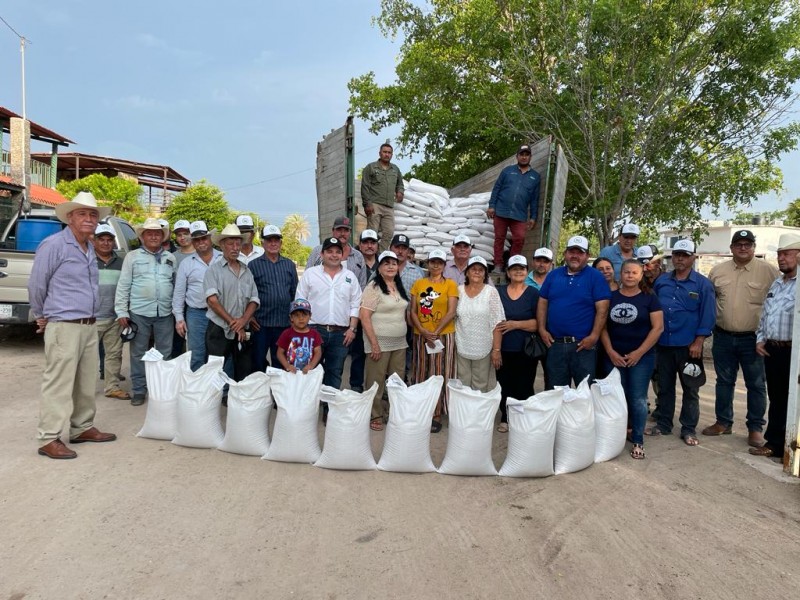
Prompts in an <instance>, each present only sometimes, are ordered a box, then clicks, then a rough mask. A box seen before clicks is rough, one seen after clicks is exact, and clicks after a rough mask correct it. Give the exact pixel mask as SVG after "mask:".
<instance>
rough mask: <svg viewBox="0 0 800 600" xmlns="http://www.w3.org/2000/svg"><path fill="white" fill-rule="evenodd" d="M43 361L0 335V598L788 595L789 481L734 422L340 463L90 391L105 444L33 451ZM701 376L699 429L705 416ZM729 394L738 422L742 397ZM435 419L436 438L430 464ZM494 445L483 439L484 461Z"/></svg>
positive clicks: (799, 579)
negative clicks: (611, 439)
mask: <svg viewBox="0 0 800 600" xmlns="http://www.w3.org/2000/svg"><path fill="white" fill-rule="evenodd" d="M42 360H43V357H42V345H41V341H40V340H39V339H30V338H28V339H19V338H17V337H16V336H12V337H11V338H7V339H0V381H2V384H3V388H4V391H3V394H2V400H0V403H2V415H3V419H2V421H0V455H2V457H3V458H2V462H0V531H2V537H1V538H0V539H2V544H0V600H5V599H14V600H19V599H22V598H26V599H29V598H55V597H62V598H165V599H167V598H168V599H173V598H256V597H266V598H330V599H332V598H376V597H388V598H460V599H461V598H578V597H583V598H613V599H614V600H620V599H623V598H631V599H640V598H669V599H675V598H725V599H729V598H748V599H750V598H789V597H794V596H795V595H796V594H797V590H798V589H800V569H798V566H797V564H798V561H797V558H796V556H797V549H798V548H800V526H799V525H800V487H798V486H797V485H794V484H793V483H790V482H788V481H787V480H782V479H781V477H780V466H779V465H778V464H777V463H776V462H774V461H770V460H765V459H760V460H759V461H756V460H753V461H750V460H749V458H750V457H749V456H748V455H747V454H746V451H747V444H746V431H744V426H743V424H742V423H741V422H737V426H736V431H735V434H734V435H732V436H724V437H722V438H714V439H710V438H702V439H701V444H702V445H701V446H699V447H697V448H689V447H687V446H685V445H684V444H683V443H682V442H681V440H680V439H679V438H678V437H677V435H675V436H671V437H667V438H663V439H656V440H654V441H650V442H649V443H648V444H647V448H646V449H647V459H646V460H644V461H633V460H631V459H630V458H629V456H628V455H627V453H625V454H623V455H622V456H620V457H619V458H617V459H616V460H614V461H611V462H609V463H604V464H599V465H594V466H592V467H591V468H589V469H587V470H585V471H583V472H580V473H576V474H572V475H561V476H557V477H550V478H547V479H534V480H513V479H502V478H499V477H490V478H462V477H449V476H445V475H438V474H426V475H401V474H393V473H382V472H359V473H349V472H335V471H326V470H323V469H317V468H315V467H313V466H309V465H294V464H280V463H272V462H268V461H264V460H259V459H257V458H252V457H241V456H234V455H230V454H225V453H223V452H219V451H216V450H192V449H187V448H180V447H176V446H173V445H172V444H170V443H166V442H158V441H153V440H143V439H139V438H136V437H135V433H136V432H137V431H138V429H139V428H140V426H141V424H142V422H143V419H144V414H145V408H146V407H132V406H131V405H130V404H129V403H127V402H123V401H112V400H109V399H107V398H104V397H103V396H102V393H101V388H100V387H99V386H98V416H97V425H98V426H99V427H100V428H101V429H103V430H109V431H114V432H116V433H117V434H118V435H119V440H118V441H117V442H114V443H111V444H83V445H80V446H76V450H77V451H78V453H79V454H80V456H79V458H78V459H77V460H73V461H58V462H57V461H52V460H49V459H46V458H44V457H41V456H38V455H37V454H36V440H35V431H36V417H37V401H38V394H39V384H40V374H41V369H42ZM123 372H124V373H126V372H127V369H124V370H123ZM709 374H710V375H711V379H710V381H709V383H708V384H706V386H705V388H704V390H703V397H702V401H703V404H702V410H701V425H702V424H707V423H708V422H710V421H711V420H713V389H714V388H713V373H709ZM537 389H539V388H538V387H537ZM736 402H737V404H736V414H737V419H740V418H741V417H742V416H743V415H744V412H745V410H744V403H743V396H742V394H741V392H738V393H737V399H736ZM446 431H447V430H446V428H445V430H444V431H443V432H442V433H441V434H438V435H434V436H432V438H433V457H434V462H435V463H437V464H438V463H439V462H441V459H442V457H443V455H444V449H445V445H446V440H447V437H446V435H447V434H446ZM320 434H321V435H322V430H321V431H320ZM372 435H373V436H374V438H373V439H374V450H375V452H376V456H379V453H380V448H381V444H382V436H383V434H382V433H373V434H372ZM506 440H507V437H506V436H504V435H501V434H496V436H495V443H494V458H495V462H496V464H497V465H498V466H499V465H500V464H501V463H502V461H503V459H504V457H505V450H506ZM751 463H752V464H757V465H758V466H759V467H760V470H759V469H756V468H754V467H753V466H752V464H751Z"/></svg>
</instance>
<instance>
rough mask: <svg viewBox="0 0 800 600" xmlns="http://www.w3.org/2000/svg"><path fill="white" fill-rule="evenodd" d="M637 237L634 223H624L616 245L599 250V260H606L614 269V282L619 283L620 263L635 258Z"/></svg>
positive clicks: (637, 231) (636, 227)
mask: <svg viewBox="0 0 800 600" xmlns="http://www.w3.org/2000/svg"><path fill="white" fill-rule="evenodd" d="M638 237H639V226H638V225H635V224H634V223H625V225H623V226H622V229H621V230H620V232H619V237H618V238H617V243H616V244H611V245H610V246H606V247H605V248H603V249H602V250H600V258H605V259H608V261H609V262H610V263H611V266H612V267H614V281H619V274H620V273H619V271H620V268H621V267H622V263H623V262H625V261H626V260H628V259H629V258H636V257H637V256H636V250H637V248H636V246H635V244H636V240H637V238H638Z"/></svg>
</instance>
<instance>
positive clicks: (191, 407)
mask: <svg viewBox="0 0 800 600" xmlns="http://www.w3.org/2000/svg"><path fill="white" fill-rule="evenodd" d="M189 357H190V353H188V352H187V353H185V354H183V355H181V356H179V357H178V358H176V359H174V360H172V361H151V362H147V363H146V372H147V382H148V389H149V395H150V399H149V402H148V405H147V415H146V418H145V423H144V426H143V427H142V429H141V431H140V432H139V433H138V435H139V436H140V437H147V438H155V439H165V440H171V441H172V442H173V443H174V444H176V445H181V446H190V447H196V448H217V449H219V450H223V451H226V452H233V453H237V454H245V455H253V456H261V457H263V458H265V459H267V460H275V461H282V462H298V463H312V464H314V465H315V466H318V467H323V468H329V469H341V470H369V469H376V468H377V469H380V470H384V471H395V472H409V473H422V472H432V471H438V472H439V473H444V474H449V475H497V474H499V475H502V476H508V477H545V476H548V475H552V474H554V473H555V474H561V473H570V472H574V471H579V470H581V469H584V468H586V467H588V466H590V465H591V464H593V463H594V462H602V461H606V460H610V459H612V458H615V457H616V456H617V455H619V453H620V452H622V450H623V448H624V446H625V436H626V428H627V405H626V402H625V396H624V392H623V390H622V387H621V385H620V381H619V373H618V372H617V371H616V369H615V370H614V371H612V373H611V375H610V376H609V377H608V378H607V379H605V380H600V381H598V382H596V383H595V384H594V385H592V386H591V389H590V387H589V385H588V381H584V382H582V383H581V384H580V385H579V386H578V388H577V389H575V390H573V389H570V388H560V389H556V390H552V391H547V392H542V393H540V394H536V395H535V396H532V397H530V398H528V399H527V400H516V399H513V398H509V399H508V402H507V404H508V413H509V439H508V453H507V455H506V459H505V462H504V463H503V466H502V468H501V469H500V471H499V472H498V471H497V469H496V468H495V466H494V463H493V462H492V436H493V432H494V422H495V416H496V414H497V410H498V407H499V401H500V388H499V386H498V387H496V388H495V389H494V390H492V391H491V392H488V393H481V392H478V391H476V390H472V389H470V388H467V387H464V386H463V385H462V384H461V382H460V381H458V380H451V381H450V382H448V388H449V395H450V399H449V408H450V412H449V416H450V421H449V434H448V439H447V449H446V451H445V457H444V460H443V462H442V464H441V465H440V466H439V468H438V469H437V468H436V467H435V466H434V464H433V462H432V460H431V455H430V423H431V418H432V416H433V411H434V409H435V406H436V402H437V399H438V397H439V393H440V391H441V387H442V384H443V378H442V377H431V378H430V379H428V380H427V381H425V382H423V383H420V384H417V385H413V386H410V387H407V386H406V384H405V383H404V382H403V381H402V379H401V378H399V377H398V376H396V375H393V376H392V377H390V378H389V379H388V380H387V391H388V395H389V403H390V412H389V421H388V424H387V427H386V437H385V441H384V447H383V451H382V454H381V457H380V460H379V461H378V462H377V463H376V462H375V459H374V456H373V454H372V448H371V443H370V428H369V423H370V416H371V408H372V400H373V397H374V395H375V393H376V390H377V385H373V386H372V388H371V389H369V390H367V391H365V392H363V393H357V392H353V391H351V390H335V389H333V388H329V387H327V386H323V385H322V377H323V374H324V372H323V369H322V368H321V367H317V368H316V369H314V370H313V371H311V372H310V373H308V374H307V375H303V374H301V373H297V374H291V373H287V372H285V371H282V370H279V369H273V368H269V369H267V372H266V373H254V374H252V375H250V376H249V377H247V378H246V379H244V380H243V381H241V382H238V383H237V382H233V381H231V380H229V379H228V378H227V377H226V376H225V375H224V374H222V373H221V368H222V358H221V357H216V356H212V357H210V359H209V361H208V363H207V364H206V365H205V366H203V367H201V369H200V370H198V371H197V372H195V373H192V371H191V370H190V369H189ZM225 383H228V384H229V386H230V387H229V394H228V412H227V422H226V429H225V431H223V428H222V423H221V417H220V402H221V396H222V387H223V386H224V384H225ZM273 397H274V399H275V402H276V404H277V406H278V414H277V416H276V419H275V425H274V429H273V433H272V439H271V440H270V437H269V431H268V426H269V418H270V413H271V410H272V400H273ZM319 400H322V401H323V402H327V404H328V406H329V413H328V420H327V427H326V429H325V443H324V446H323V448H320V444H319V436H318V426H317V424H318V417H319Z"/></svg>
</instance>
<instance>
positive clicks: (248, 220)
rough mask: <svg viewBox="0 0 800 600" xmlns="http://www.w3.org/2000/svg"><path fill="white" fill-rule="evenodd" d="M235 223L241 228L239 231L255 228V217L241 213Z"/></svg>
mask: <svg viewBox="0 0 800 600" xmlns="http://www.w3.org/2000/svg"><path fill="white" fill-rule="evenodd" d="M235 225H236V226H237V227H238V228H239V231H242V230H243V229H248V228H249V229H255V225H253V217H251V216H250V215H239V216H238V217H236V223H235Z"/></svg>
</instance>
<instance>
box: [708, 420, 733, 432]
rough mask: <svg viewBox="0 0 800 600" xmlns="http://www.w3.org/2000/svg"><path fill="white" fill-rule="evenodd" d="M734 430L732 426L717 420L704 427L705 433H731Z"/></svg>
mask: <svg viewBox="0 0 800 600" xmlns="http://www.w3.org/2000/svg"><path fill="white" fill-rule="evenodd" d="M732 431H733V430H732V429H731V427H730V426H727V427H726V426H725V425H723V424H722V423H719V422H717V423H714V424H713V425H709V426H708V427H706V428H705V429H703V435H730V434H731V433H732Z"/></svg>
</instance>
